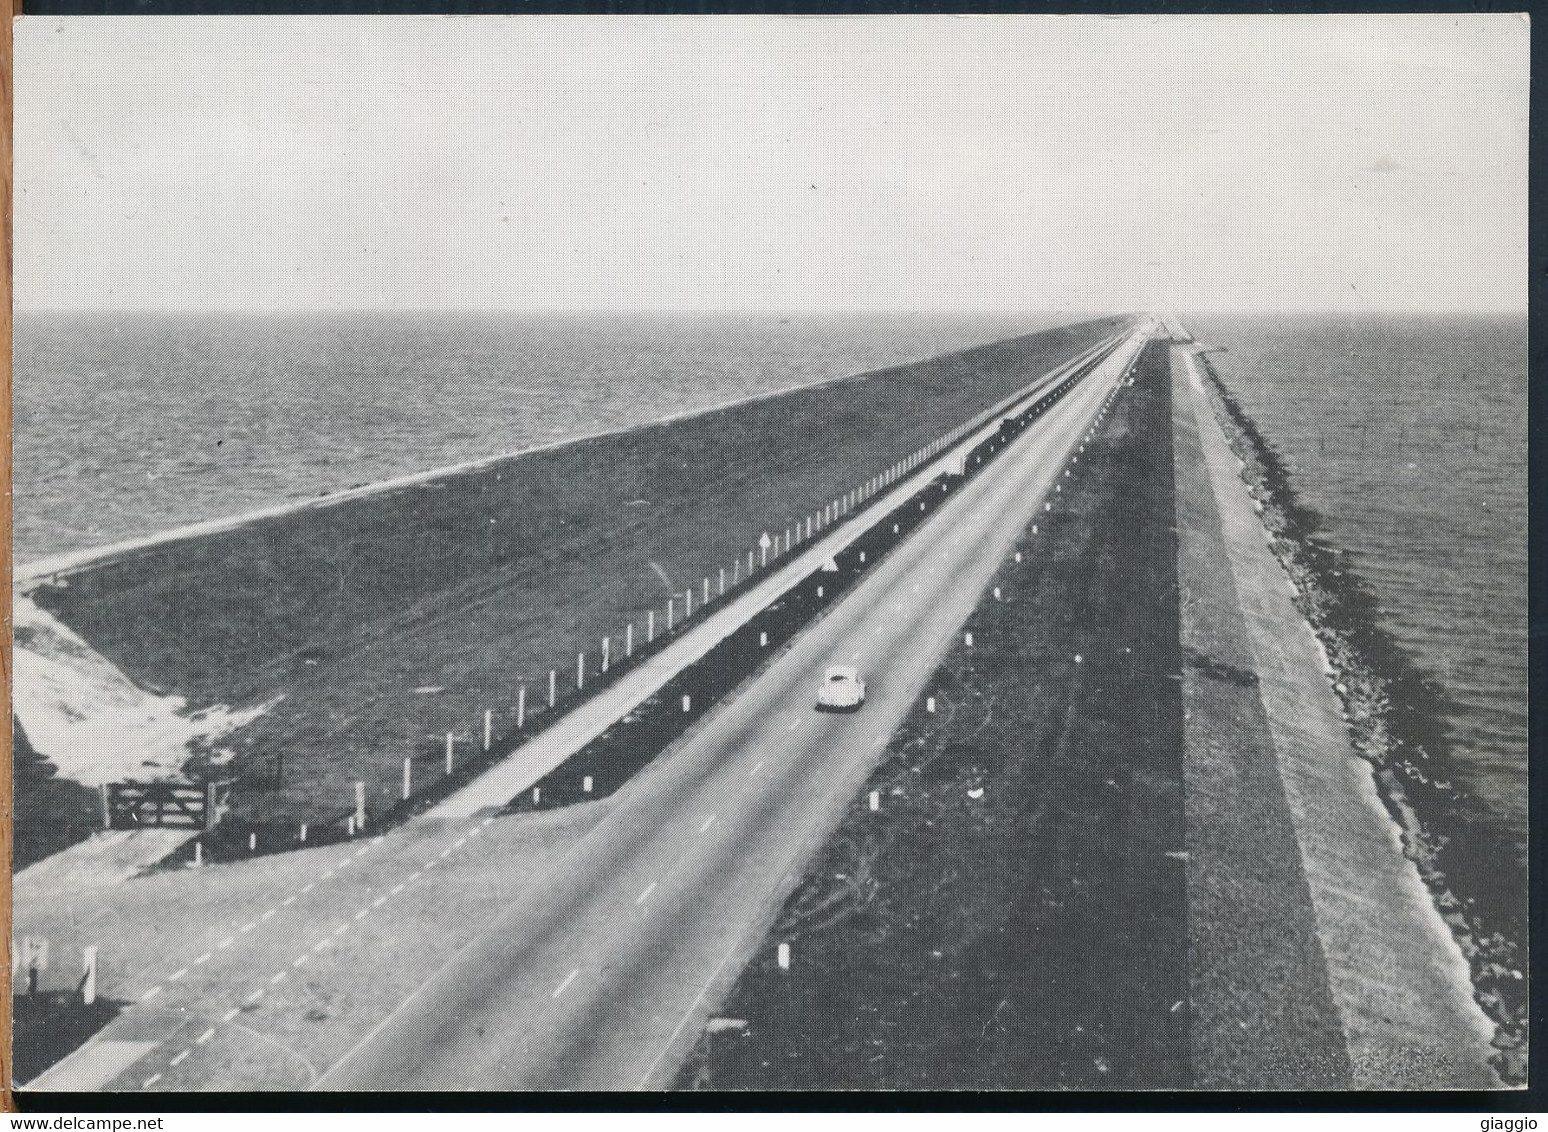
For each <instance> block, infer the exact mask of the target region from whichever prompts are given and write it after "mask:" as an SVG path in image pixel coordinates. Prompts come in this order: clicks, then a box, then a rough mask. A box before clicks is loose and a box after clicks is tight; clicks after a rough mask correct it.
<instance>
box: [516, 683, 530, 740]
mask: <svg viewBox="0 0 1548 1132" xmlns="http://www.w3.org/2000/svg"><path fill="white" fill-rule="evenodd" d="M526 722H527V686H526V685H525V684H523V685H522V686H521V687H519V688H517V689H516V730H517V731H520V730H521V727H522V724H524V723H526Z"/></svg>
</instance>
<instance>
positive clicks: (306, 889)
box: [301, 882, 317, 892]
mask: <svg viewBox="0 0 1548 1132" xmlns="http://www.w3.org/2000/svg"><path fill="white" fill-rule="evenodd" d="M316 887H317V885H316V883H315V882H308V883H306V884H304V885H302V886H301V891H302V892H311V891H312V889H314V888H316Z"/></svg>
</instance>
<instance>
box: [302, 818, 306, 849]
mask: <svg viewBox="0 0 1548 1132" xmlns="http://www.w3.org/2000/svg"><path fill="white" fill-rule="evenodd" d="M301 844H303V845H305V844H306V822H302V823H301Z"/></svg>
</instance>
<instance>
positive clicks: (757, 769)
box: [749, 762, 763, 777]
mask: <svg viewBox="0 0 1548 1132" xmlns="http://www.w3.org/2000/svg"><path fill="white" fill-rule="evenodd" d="M762 769H763V763H762V762H759V763H758V765H757V766H755V767H753V768H752V771H751V774H749V777H751V775H753V774H757V773H758V772H759V771H760V770H762Z"/></svg>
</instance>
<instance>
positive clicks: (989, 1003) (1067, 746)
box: [679, 345, 1189, 1088]
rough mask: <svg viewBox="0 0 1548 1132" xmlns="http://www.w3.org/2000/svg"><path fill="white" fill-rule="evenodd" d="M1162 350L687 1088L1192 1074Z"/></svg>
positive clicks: (824, 856)
mask: <svg viewBox="0 0 1548 1132" xmlns="http://www.w3.org/2000/svg"><path fill="white" fill-rule="evenodd" d="M1166 358H1167V355H1166V347H1165V346H1164V345H1159V346H1153V347H1151V348H1149V349H1148V350H1147V352H1146V353H1145V355H1144V356H1143V358H1142V360H1141V361H1140V363H1139V365H1138V367H1137V369H1136V376H1137V384H1136V385H1135V386H1134V387H1132V388H1128V389H1125V390H1124V392H1123V395H1122V396H1121V397H1120V398H1119V400H1118V402H1117V404H1116V407H1115V408H1114V410H1113V412H1112V413H1111V414H1110V416H1109V419H1108V421H1107V423H1106V424H1105V426H1104V427H1103V428H1102V429H1101V430H1100V431H1099V433H1098V435H1097V438H1096V439H1095V440H1094V441H1093V442H1091V443H1088V445H1087V447H1086V452H1085V454H1083V455H1082V456H1081V457H1080V459H1079V462H1078V463H1077V464H1076V465H1075V466H1074V468H1073V474H1072V475H1071V477H1069V478H1067V479H1063V480H1062V483H1063V485H1064V489H1063V490H1062V491H1061V492H1060V493H1058V494H1056V495H1054V496H1052V497H1051V498H1052V499H1053V500H1054V502H1055V507H1054V510H1053V511H1052V512H1044V513H1042V514H1041V515H1040V516H1039V520H1038V531H1037V533H1036V534H1033V533H1032V532H1031V529H1030V528H1029V529H1028V531H1027V532H1025V533H1024V534H1023V537H1022V539H1021V541H1020V542H1019V544H1018V549H1019V552H1020V553H1021V555H1022V561H1021V562H1020V563H1017V562H1015V561H1014V557H1013V558H1012V559H1011V560H1010V561H1007V562H1006V563H1005V565H1004V567H1003V568H1002V570H1001V572H1000V574H999V575H998V576H997V577H996V579H995V581H994V582H993V583H992V585H993V586H998V587H1000V590H1001V595H1002V600H999V601H997V600H995V599H994V597H993V596H992V589H991V592H990V594H989V595H988V596H987V597H986V600H985V601H983V602H982V603H981V604H980V606H979V607H978V609H977V611H976V612H975V613H974V614H973V616H972V618H971V619H970V621H969V623H968V625H967V629H968V630H969V631H971V632H972V634H973V638H974V641H973V645H972V647H971V648H968V647H965V646H959V647H957V648H956V649H955V650H954V651H953V653H952V654H951V655H950V656H949V657H948V658H947V660H946V661H945V663H944V664H943V665H942V667H941V668H940V670H939V671H938V672H937V674H936V676H935V677H934V679H933V681H932V684H931V686H930V687H928V688H927V689H926V692H925V694H924V696H922V697H921V699H920V702H919V703H918V704H916V706H915V708H914V710H913V712H912V714H911V715H910V717H909V719H908V720H907V721H906V723H905V725H904V727H903V728H902V729H901V730H900V731H899V732H898V734H897V735H895V736H894V738H893V741H892V744H891V745H890V747H889V748H888V751H887V754H886V755H885V757H884V758H883V760H882V762H881V763H880V765H879V766H878V768H877V770H876V772H875V774H874V775H873V776H872V778H871V780H870V782H869V783H868V784H867V786H866V789H865V791H863V792H862V794H861V795H860V797H859V798H857V799H856V803H855V805H854V806H853V807H852V808H851V809H850V811H849V812H848V814H847V815H846V817H845V818H844V820H843V822H842V823H841V825H840V827H839V829H838V831H837V832H836V833H835V834H834V836H833V837H832V839H831V840H830V841H829V842H828V844H827V845H826V847H825V848H824V849H822V850H821V851H820V852H819V854H818V855H817V856H816V858H815V859H814V861H813V863H812V865H811V866H810V868H809V871H808V873H807V875H806V877H805V879H804V880H803V881H802V883H801V884H800V885H799V886H798V888H797V889H796V891H795V892H794V893H793V894H792V896H791V897H790V899H789V900H788V901H787V903H786V905H785V907H784V909H783V910H782V912H781V914H780V916H779V919H778V921H777V923H776V925H775V927H774V929H773V930H772V932H771V933H770V936H769V938H768V939H767V940H766V941H765V946H764V947H763V948H761V949H760V951H759V953H758V957H757V958H756V959H755V960H754V961H753V963H752V964H750V965H749V967H748V968H747V970H746V971H745V972H744V973H743V975H742V977H741V979H740V981H739V982H738V984H737V986H736V988H735V989H734V990H733V992H732V994H731V996H730V998H729V1000H728V1002H727V1004H726V1005H725V1007H724V1010H723V1014H724V1016H725V1017H726V1018H731V1019H737V1020H741V1021H742V1022H745V1025H744V1026H737V1025H735V1024H734V1023H731V1024H726V1023H722V1024H716V1025H712V1026H711V1027H710V1032H708V1033H706V1034H705V1035H704V1036H703V1037H701V1040H700V1044H699V1046H698V1048H697V1049H696V1051H695V1053H694V1055H693V1056H692V1057H691V1058H690V1060H689V1063H688V1065H687V1066H686V1067H685V1068H684V1070H683V1072H682V1074H681V1076H680V1078H679V1084H680V1085H682V1086H684V1087H694V1086H697V1087H709V1088H802V1087H806V1088H812V1087H838V1088H1037V1087H1074V1088H1122V1087H1165V1086H1177V1085H1185V1084H1187V1083H1188V1079H1189V1068H1188V1058H1187V1045H1186V1043H1187V1009H1186V1006H1185V1005H1182V1004H1184V1003H1185V1002H1186V999H1187V974H1186V914H1187V908H1186V892H1185V877H1184V866H1183V861H1182V859H1181V858H1180V856H1171V855H1169V854H1180V851H1181V850H1182V847H1183V838H1184V829H1183V799H1182V773H1183V771H1182V716H1181V711H1182V708H1181V699H1180V692H1179V684H1178V681H1179V677H1180V667H1179V666H1180V655H1179V645H1178V638H1177V604H1176V602H1177V588H1176V546H1175V541H1174V536H1173V532H1172V522H1173V494H1172V482H1173V481H1172V456H1171V419H1170V389H1169V385H1168V377H1167V368H1166ZM1077 656H1078V657H1079V660H1078V661H1077V659H1076V658H1077ZM929 697H934V699H935V707H936V710H935V712H934V713H931V712H929V711H928V710H927V700H928V698H929ZM872 790H875V791H877V792H878V793H879V795H880V802H881V804H880V809H879V810H878V811H876V812H872V811H871V810H870V809H869V804H868V797H867V796H868V794H869V792H870V791H872ZM980 791H982V793H981V795H980V794H979V793H978V792H980ZM975 795H977V796H975ZM780 942H789V943H790V944H791V945H792V955H793V957H792V966H791V970H790V971H788V972H781V971H780V970H778V968H777V963H776V954H777V953H776V944H777V943H780Z"/></svg>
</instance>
